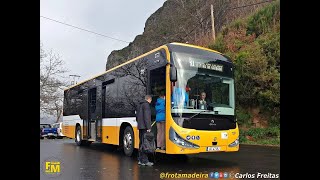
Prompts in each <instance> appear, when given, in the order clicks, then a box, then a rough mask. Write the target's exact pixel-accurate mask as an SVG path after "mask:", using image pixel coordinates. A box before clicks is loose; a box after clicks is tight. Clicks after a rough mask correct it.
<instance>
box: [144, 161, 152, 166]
mask: <svg viewBox="0 0 320 180" xmlns="http://www.w3.org/2000/svg"><path fill="white" fill-rule="evenodd" d="M145 165H146V166H153V163H152V162H147V163H146V164H145Z"/></svg>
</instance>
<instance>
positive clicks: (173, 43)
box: [64, 42, 222, 91]
mask: <svg viewBox="0 0 320 180" xmlns="http://www.w3.org/2000/svg"><path fill="white" fill-rule="evenodd" d="M172 45H173V46H185V47H191V48H196V49H201V50H206V51H210V52H214V53H218V54H222V53H220V52H218V51H215V50H212V49H209V48H205V47H201V46H196V45H191V44H185V43H178V42H172V43H168V44H165V45H162V46H160V47H158V48H155V49H153V50H151V51H149V52H146V53H144V54H142V55H140V56H138V57H135V58H133V59H131V60H128V61H126V62H124V63H122V64H119V65H118V66H116V67H113V68H111V69H109V70H107V71H104V72H102V73H100V74H98V75H96V76H93V77H92V78H89V79H86V80H83V81H81V82H79V83H77V84H75V85H72V86H69V87H67V88H66V89H64V91H66V90H69V89H71V88H73V87H76V86H78V85H80V84H83V83H85V82H87V81H90V80H92V79H94V78H97V77H99V76H101V75H104V74H106V73H108V72H110V71H113V70H115V69H117V68H119V67H121V66H124V65H126V64H128V63H131V62H133V61H136V60H138V59H140V58H142V57H144V56H147V55H149V54H151V53H153V52H155V51H158V50H160V49H163V48H165V49H168V47H172Z"/></svg>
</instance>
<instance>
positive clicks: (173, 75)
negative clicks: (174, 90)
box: [170, 66, 177, 82]
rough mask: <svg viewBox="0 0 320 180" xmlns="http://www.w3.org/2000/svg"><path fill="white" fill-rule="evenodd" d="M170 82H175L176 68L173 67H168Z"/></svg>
mask: <svg viewBox="0 0 320 180" xmlns="http://www.w3.org/2000/svg"><path fill="white" fill-rule="evenodd" d="M170 81H171V82H176V81H177V68H176V67H175V66H170Z"/></svg>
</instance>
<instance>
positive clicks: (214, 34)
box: [211, 4, 216, 42]
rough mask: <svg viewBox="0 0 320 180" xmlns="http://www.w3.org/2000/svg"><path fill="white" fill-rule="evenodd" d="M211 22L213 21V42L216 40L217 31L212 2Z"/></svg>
mask: <svg viewBox="0 0 320 180" xmlns="http://www.w3.org/2000/svg"><path fill="white" fill-rule="evenodd" d="M211 22H212V38H213V42H215V41H216V32H215V30H214V16H213V5H212V4H211Z"/></svg>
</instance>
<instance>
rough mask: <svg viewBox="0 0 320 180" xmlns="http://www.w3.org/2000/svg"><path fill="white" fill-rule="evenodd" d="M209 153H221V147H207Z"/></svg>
mask: <svg viewBox="0 0 320 180" xmlns="http://www.w3.org/2000/svg"><path fill="white" fill-rule="evenodd" d="M207 151H220V147H219V146H213V147H207Z"/></svg>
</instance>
